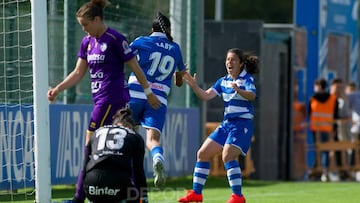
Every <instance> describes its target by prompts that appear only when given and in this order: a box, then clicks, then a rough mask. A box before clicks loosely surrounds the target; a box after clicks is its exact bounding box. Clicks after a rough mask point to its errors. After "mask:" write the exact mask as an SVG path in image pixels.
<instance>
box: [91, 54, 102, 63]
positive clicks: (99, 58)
mask: <svg viewBox="0 0 360 203" xmlns="http://www.w3.org/2000/svg"><path fill="white" fill-rule="evenodd" d="M104 60H105V55H104V54H89V55H88V56H87V61H88V63H101V62H103V61H104Z"/></svg>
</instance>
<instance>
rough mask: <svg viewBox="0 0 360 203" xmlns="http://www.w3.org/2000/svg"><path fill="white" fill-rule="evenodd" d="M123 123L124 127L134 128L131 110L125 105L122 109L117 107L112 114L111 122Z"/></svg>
mask: <svg viewBox="0 0 360 203" xmlns="http://www.w3.org/2000/svg"><path fill="white" fill-rule="evenodd" d="M119 123H121V124H123V125H124V126H125V127H128V128H131V129H134V128H135V122H134V120H133V118H132V111H131V109H129V108H127V107H125V108H122V109H119V110H118V111H117V112H116V114H115V115H114V116H113V124H114V125H117V124H119Z"/></svg>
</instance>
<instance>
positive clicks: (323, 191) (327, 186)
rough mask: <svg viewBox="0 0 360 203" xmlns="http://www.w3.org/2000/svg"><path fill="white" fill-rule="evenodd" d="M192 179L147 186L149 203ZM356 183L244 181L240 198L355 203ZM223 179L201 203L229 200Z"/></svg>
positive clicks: (215, 180)
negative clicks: (158, 186)
mask: <svg viewBox="0 0 360 203" xmlns="http://www.w3.org/2000/svg"><path fill="white" fill-rule="evenodd" d="M191 185H192V177H182V178H171V179H168V180H167V184H166V187H164V188H162V190H159V189H156V188H153V184H152V182H151V180H149V182H148V186H149V190H150V192H149V202H151V203H175V202H177V199H178V198H179V197H180V196H183V195H184V194H185V192H186V191H185V190H186V189H189V188H191ZM74 191H75V187H74V186H54V187H53V194H52V197H53V202H60V201H61V200H65V199H71V198H72V196H73V194H74ZM359 191H360V183H358V182H335V183H322V182H283V181H259V180H244V181H243V194H244V195H245V197H246V202H247V203H303V202H306V203H322V202H324V203H325V202H326V203H359V202H360V192H359ZM230 193H231V192H230V189H229V186H228V182H227V180H226V177H210V178H209V179H208V181H207V182H206V185H205V189H204V191H203V195H204V196H203V197H204V203H224V202H226V201H227V199H228V198H229V197H230ZM24 199H25V198H24V194H22V195H19V196H15V200H14V201H13V202H16V203H33V200H34V196H33V194H32V195H28V196H27V197H26V199H27V200H24ZM0 202H11V201H10V199H9V196H6V195H2V194H1V193H0Z"/></svg>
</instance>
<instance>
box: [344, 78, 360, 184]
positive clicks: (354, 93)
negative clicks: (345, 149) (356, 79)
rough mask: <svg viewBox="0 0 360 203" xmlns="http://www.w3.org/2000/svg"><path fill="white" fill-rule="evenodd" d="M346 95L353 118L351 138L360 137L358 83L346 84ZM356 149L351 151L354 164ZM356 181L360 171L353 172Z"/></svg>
mask: <svg viewBox="0 0 360 203" xmlns="http://www.w3.org/2000/svg"><path fill="white" fill-rule="evenodd" d="M345 92H346V95H347V99H348V101H349V109H350V111H351V119H352V126H351V130H350V132H351V135H352V137H351V140H353V141H354V140H356V139H358V140H359V139H360V91H359V90H357V88H356V84H355V83H353V82H351V83H349V84H347V86H346V90H345ZM354 153H355V152H354V151H350V157H351V159H350V163H351V164H352V165H354V163H355V160H354V159H355V156H354ZM357 153H359V152H357ZM352 175H353V177H354V178H355V179H356V181H360V171H357V172H356V173H354V174H352Z"/></svg>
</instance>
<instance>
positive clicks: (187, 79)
mask: <svg viewBox="0 0 360 203" xmlns="http://www.w3.org/2000/svg"><path fill="white" fill-rule="evenodd" d="M183 79H184V81H185V82H186V83H187V84H188V85H189V86H190V87H194V86H195V85H197V79H196V73H194V76H191V75H190V73H189V72H188V71H186V72H185V73H184V75H183Z"/></svg>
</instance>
